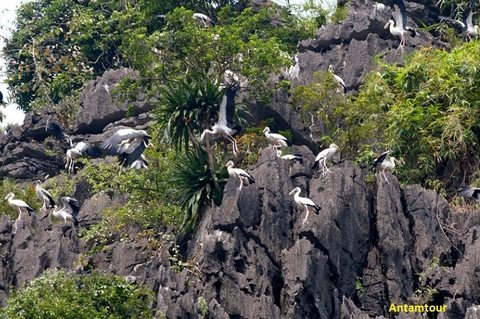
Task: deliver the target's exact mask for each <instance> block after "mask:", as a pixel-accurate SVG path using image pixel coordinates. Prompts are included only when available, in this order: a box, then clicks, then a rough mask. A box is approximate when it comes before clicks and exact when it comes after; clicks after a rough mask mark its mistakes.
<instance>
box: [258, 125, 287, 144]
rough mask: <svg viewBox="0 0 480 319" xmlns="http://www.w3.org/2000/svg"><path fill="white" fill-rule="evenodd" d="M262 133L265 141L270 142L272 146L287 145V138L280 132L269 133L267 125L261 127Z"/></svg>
mask: <svg viewBox="0 0 480 319" xmlns="http://www.w3.org/2000/svg"><path fill="white" fill-rule="evenodd" d="M263 134H264V135H265V137H266V138H267V141H268V142H269V143H270V145H272V146H274V147H287V146H288V143H289V141H288V139H287V138H286V137H285V136H283V135H281V134H277V133H270V128H269V127H265V128H264V129H263Z"/></svg>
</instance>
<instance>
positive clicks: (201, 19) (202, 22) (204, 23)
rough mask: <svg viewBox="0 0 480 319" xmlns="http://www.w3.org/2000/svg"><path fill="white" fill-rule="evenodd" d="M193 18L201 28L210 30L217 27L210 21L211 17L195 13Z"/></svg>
mask: <svg viewBox="0 0 480 319" xmlns="http://www.w3.org/2000/svg"><path fill="white" fill-rule="evenodd" d="M192 17H193V18H194V19H195V20H196V21H197V22H198V24H199V26H201V27H203V28H210V27H212V26H214V25H215V23H214V22H213V21H212V19H210V17H209V16H207V15H206V14H203V13H198V12H197V13H194V14H193V15H192Z"/></svg>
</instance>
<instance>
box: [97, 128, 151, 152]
mask: <svg viewBox="0 0 480 319" xmlns="http://www.w3.org/2000/svg"><path fill="white" fill-rule="evenodd" d="M145 137H147V138H149V137H150V135H148V133H147V132H146V131H144V130H135V129H132V128H124V129H120V130H118V131H117V132H115V133H114V134H113V135H112V136H110V137H109V138H107V139H106V140H105V141H103V142H102V143H100V148H104V149H109V148H112V147H115V146H117V145H118V144H120V143H121V142H122V141H127V140H129V139H137V138H145Z"/></svg>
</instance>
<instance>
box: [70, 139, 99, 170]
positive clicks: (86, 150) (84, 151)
mask: <svg viewBox="0 0 480 319" xmlns="http://www.w3.org/2000/svg"><path fill="white" fill-rule="evenodd" d="M85 155H88V156H90V157H93V158H96V157H100V156H101V155H102V152H101V150H100V149H99V148H98V147H96V146H94V145H90V144H88V143H85V142H78V143H77V145H75V147H72V148H70V149H68V150H67V153H66V158H67V160H66V163H65V170H66V171H67V174H73V173H74V171H75V170H74V168H75V158H77V157H81V156H85Z"/></svg>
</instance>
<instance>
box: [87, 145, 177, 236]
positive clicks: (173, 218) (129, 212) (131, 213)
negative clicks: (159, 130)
mask: <svg viewBox="0 0 480 319" xmlns="http://www.w3.org/2000/svg"><path fill="white" fill-rule="evenodd" d="M167 152H168V150H167V149H164V150H162V149H158V148H157V149H153V150H152V149H149V150H147V151H146V156H147V157H148V158H149V167H150V169H148V170H137V169H124V168H121V167H119V165H118V164H116V163H112V164H107V163H99V164H94V163H91V162H89V161H88V160H85V161H84V163H85V167H84V168H83V170H82V171H81V172H80V174H81V176H83V178H84V179H85V180H86V181H87V182H88V183H89V184H90V185H92V191H93V192H94V193H97V192H100V191H108V190H109V191H110V192H111V193H112V194H113V193H121V194H127V203H126V204H125V205H121V206H119V207H112V208H111V209H109V210H108V211H107V212H104V214H103V215H104V216H103V217H104V218H105V220H107V221H108V224H109V225H111V227H113V228H114V229H117V230H118V229H122V228H124V227H126V226H128V225H131V224H137V225H139V226H140V227H141V228H143V229H146V228H158V227H161V226H163V225H169V224H174V225H175V224H176V225H178V224H179V223H180V221H179V220H180V217H179V207H178V206H177V205H176V201H175V199H174V197H173V194H172V190H171V188H170V187H169V174H170V171H169V162H170V160H171V159H170V158H168V157H167V156H168V155H167Z"/></svg>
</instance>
